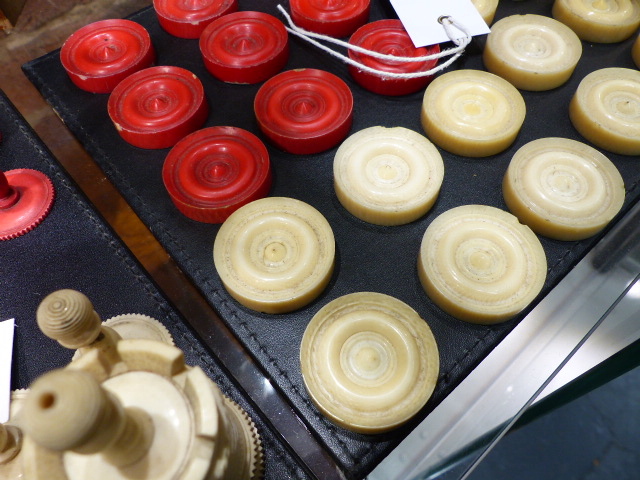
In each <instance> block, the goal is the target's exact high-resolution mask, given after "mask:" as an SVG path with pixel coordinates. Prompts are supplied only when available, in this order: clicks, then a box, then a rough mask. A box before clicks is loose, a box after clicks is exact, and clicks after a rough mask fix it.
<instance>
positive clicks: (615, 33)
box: [551, 0, 640, 43]
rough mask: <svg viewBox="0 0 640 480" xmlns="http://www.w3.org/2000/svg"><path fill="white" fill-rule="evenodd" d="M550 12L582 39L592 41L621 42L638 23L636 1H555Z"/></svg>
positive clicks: (639, 5) (639, 8) (639, 21)
mask: <svg viewBox="0 0 640 480" xmlns="http://www.w3.org/2000/svg"><path fill="white" fill-rule="evenodd" d="M551 14H552V15H553V18H555V19H556V20H559V21H561V22H562V23H564V24H565V25H567V26H568V27H570V28H571V29H572V30H573V31H574V32H576V33H577V34H578V36H579V37H580V38H581V39H582V40H586V41H587V42H595V43H616V42H621V41H622V40H624V39H626V38H629V37H630V36H631V35H633V34H634V32H635V31H636V30H637V29H638V26H639V25H640V3H638V0H556V1H555V2H554V3H553V7H552V10H551Z"/></svg>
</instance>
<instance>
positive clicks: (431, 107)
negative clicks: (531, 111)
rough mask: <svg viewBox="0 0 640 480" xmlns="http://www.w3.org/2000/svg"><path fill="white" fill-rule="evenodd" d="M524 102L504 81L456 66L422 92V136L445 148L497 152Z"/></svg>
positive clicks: (512, 133) (509, 139)
mask: <svg viewBox="0 0 640 480" xmlns="http://www.w3.org/2000/svg"><path fill="white" fill-rule="evenodd" d="M525 114H526V106H525V103H524V99H523V98H522V95H521V94H520V92H519V91H518V90H517V89H516V88H515V87H514V86H513V85H511V84H510V83H509V82H507V81H506V80H504V79H503V78H501V77H498V76H497V75H494V74H492V73H488V72H484V71H481V70H468V69H467V70H456V71H451V72H447V73H445V74H443V75H440V76H439V77H438V78H436V79H435V80H434V81H433V82H431V84H429V86H428V87H427V89H426V90H425V93H424V98H423V102H422V112H421V121H422V126H423V128H424V131H425V133H426V134H427V137H428V138H429V139H430V140H431V141H432V142H433V143H435V144H436V145H438V146H439V147H442V148H443V149H445V150H447V151H448V152H451V153H454V154H457V155H462V156H467V157H486V156H489V155H495V154H497V153H500V152H502V151H503V150H505V149H506V148H507V147H509V146H510V145H511V144H512V143H513V141H514V140H515V139H516V136H517V135H518V132H519V131H520V129H521V128H522V123H523V122H524V118H525Z"/></svg>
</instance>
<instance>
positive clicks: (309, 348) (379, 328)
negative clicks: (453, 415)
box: [300, 292, 440, 433]
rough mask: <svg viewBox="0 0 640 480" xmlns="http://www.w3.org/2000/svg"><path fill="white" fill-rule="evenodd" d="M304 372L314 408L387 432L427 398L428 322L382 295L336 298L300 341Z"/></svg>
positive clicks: (433, 369) (430, 378)
mask: <svg viewBox="0 0 640 480" xmlns="http://www.w3.org/2000/svg"><path fill="white" fill-rule="evenodd" d="M300 362H301V368H302V375H303V379H304V383H305V386H306V388H307V391H308V393H309V395H310V397H311V399H312V400H313V402H314V404H315V405H316V406H317V407H318V409H319V410H320V411H321V412H322V413H323V414H324V415H326V416H327V417H328V418H329V419H330V420H332V421H333V422H335V423H337V424H338V425H341V426H342V427H344V428H347V429H349V430H353V431H356V432H361V433H379V432H384V431H388V430H390V429H393V428H395V427H398V426H399V425H402V424H403V423H405V422H406V421H408V420H409V419H410V418H411V417H412V416H413V415H415V414H416V413H417V412H418V411H419V410H420V409H421V408H422V407H423V406H424V405H425V404H426V402H427V400H428V399H429V398H430V396H431V394H432V392H433V390H434V388H435V385H436V381H437V379H438V371H439V363H440V360H439V356H438V348H437V345H436V341H435V338H434V337H433V334H432V333H431V329H430V328H429V326H428V325H427V323H426V322H425V321H424V320H423V319H422V318H420V316H419V315H418V313H417V312H416V311H415V310H413V309H412V308H411V307H409V306H408V305H407V304H405V303H404V302H402V301H400V300H398V299H396V298H394V297H391V296H388V295H384V294H381V293H373V292H360V293H352V294H349V295H345V296H342V297H340V298H337V299H335V300H333V301H331V302H329V303H328V304H327V305H325V306H324V307H323V308H321V309H320V310H319V311H318V313H316V314H315V315H314V317H313V318H312V319H311V322H310V323H309V325H308V326H307V328H306V330H305V333H304V336H303V338H302V344H301V346H300Z"/></svg>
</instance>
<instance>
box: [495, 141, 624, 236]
mask: <svg viewBox="0 0 640 480" xmlns="http://www.w3.org/2000/svg"><path fill="white" fill-rule="evenodd" d="M502 191H503V194H504V200H505V202H506V204H507V207H509V210H510V211H511V213H513V214H514V215H515V216H516V217H518V219H519V220H520V221H521V222H522V223H524V224H525V225H528V226H529V227H530V228H531V229H532V230H533V231H534V232H536V233H539V234H541V235H545V236H547V237H550V238H555V239H557V240H582V239H584V238H588V237H591V236H592V235H595V234H596V233H598V232H599V231H600V230H602V229H603V228H604V227H605V226H606V225H607V224H608V223H609V222H610V221H611V220H612V219H613V217H614V216H615V215H616V214H617V213H618V212H619V211H620V209H621V208H622V204H623V203H624V197H625V188H624V180H623V179H622V176H621V175H620V172H618V169H617V168H616V166H615V165H614V164H613V163H611V161H610V160H609V159H608V158H607V157H605V156H604V155H603V154H602V153H600V152H599V151H598V150H596V149H595V148H592V147H590V146H589V145H586V144H584V143H581V142H577V141H575V140H570V139H566V138H541V139H538V140H534V141H532V142H529V143H527V144H525V145H523V146H522V147H521V148H520V149H519V150H518V151H517V152H516V153H515V155H514V156H513V158H512V159H511V162H510V163H509V167H508V169H507V172H506V174H505V176H504V181H503V183H502Z"/></svg>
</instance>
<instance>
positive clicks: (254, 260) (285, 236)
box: [213, 197, 335, 313]
mask: <svg viewBox="0 0 640 480" xmlns="http://www.w3.org/2000/svg"><path fill="white" fill-rule="evenodd" d="M334 257H335V240H334V237H333V231H332V230H331V226H330V225H329V222H327V220H326V219H325V218H324V216H323V215H322V214H321V213H320V212H319V211H318V210H316V209H315V208H313V207H312V206H311V205H309V204H307V203H305V202H302V201H300V200H296V199H293V198H287V197H268V198H263V199H260V200H256V201H253V202H251V203H249V204H247V205H245V206H243V207H241V208H240V209H238V210H236V211H235V212H234V213H233V214H231V216H230V217H229V218H228V219H227V220H226V221H225V222H224V223H223V224H222V227H220V230H219V231H218V235H217V236H216V239H215V242H214V245H213V261H214V264H215V267H216V270H217V272H218V275H220V279H221V280H222V283H223V284H224V286H225V288H226V289H227V291H228V292H229V294H230V295H231V296H232V297H233V298H235V299H236V300H237V301H238V302H240V303H241V304H242V305H244V306H246V307H248V308H251V309H253V310H257V311H259V312H265V313H284V312H289V311H292V310H296V309H298V308H301V307H303V306H304V305H306V304H308V303H309V302H311V301H312V300H314V299H315V298H316V297H317V296H318V295H319V294H320V293H321V292H322V291H323V290H324V288H325V287H326V285H327V283H328V282H329V280H330V278H331V274H332V272H333V266H334V260H335V258H334Z"/></svg>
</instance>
